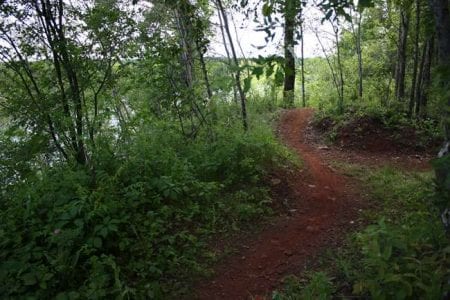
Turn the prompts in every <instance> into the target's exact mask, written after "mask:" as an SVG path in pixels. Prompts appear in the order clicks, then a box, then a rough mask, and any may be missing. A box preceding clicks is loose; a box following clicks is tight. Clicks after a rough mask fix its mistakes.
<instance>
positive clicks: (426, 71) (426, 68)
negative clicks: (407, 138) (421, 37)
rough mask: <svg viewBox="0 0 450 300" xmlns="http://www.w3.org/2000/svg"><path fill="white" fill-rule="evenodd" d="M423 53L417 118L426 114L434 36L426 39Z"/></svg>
mask: <svg viewBox="0 0 450 300" xmlns="http://www.w3.org/2000/svg"><path fill="white" fill-rule="evenodd" d="M424 51H425V52H424V58H423V59H424V63H423V72H422V80H421V86H420V90H419V91H420V92H419V93H418V94H417V96H418V97H419V98H418V101H417V107H416V116H417V117H418V118H420V117H424V116H426V113H427V102H428V90H429V87H430V84H431V65H432V60H433V52H434V36H431V37H430V38H428V39H427V42H426V46H425V49H424Z"/></svg>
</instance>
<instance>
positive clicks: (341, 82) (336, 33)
mask: <svg viewBox="0 0 450 300" xmlns="http://www.w3.org/2000/svg"><path fill="white" fill-rule="evenodd" d="M337 26H338V25H336V26H335V28H334V37H335V40H336V52H337V53H336V55H337V64H338V71H339V89H340V94H339V103H338V111H339V113H341V114H342V113H343V112H344V72H343V70H342V63H341V49H340V48H341V47H340V43H339V27H337Z"/></svg>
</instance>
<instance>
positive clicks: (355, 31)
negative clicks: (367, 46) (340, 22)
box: [351, 12, 363, 99]
mask: <svg viewBox="0 0 450 300" xmlns="http://www.w3.org/2000/svg"><path fill="white" fill-rule="evenodd" d="M356 23H357V26H358V27H357V28H355V25H354V20H353V18H352V22H351V26H352V33H353V38H354V40H355V50H356V56H357V58H358V98H359V99H362V96H363V66H362V48H361V12H358V16H357V17H356Z"/></svg>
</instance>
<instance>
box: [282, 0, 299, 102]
mask: <svg viewBox="0 0 450 300" xmlns="http://www.w3.org/2000/svg"><path fill="white" fill-rule="evenodd" d="M295 2H296V0H287V1H286V2H285V6H284V88H283V101H284V105H285V107H293V106H294V96H295V94H294V93H295V52H294V30H295V17H296V15H297V11H296V5H295Z"/></svg>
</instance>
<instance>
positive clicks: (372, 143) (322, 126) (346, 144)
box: [314, 116, 439, 154]
mask: <svg viewBox="0 0 450 300" xmlns="http://www.w3.org/2000/svg"><path fill="white" fill-rule="evenodd" d="M314 127H315V129H316V130H318V131H319V132H321V133H322V134H323V133H327V132H328V133H329V132H331V131H335V133H334V135H335V136H334V141H335V144H336V145H338V146H340V147H341V148H343V149H354V150H364V151H368V152H374V153H377V152H382V153H397V154H418V153H435V152H436V149H437V148H438V147H439V141H437V140H435V139H432V138H430V137H428V136H425V135H424V134H423V133H420V132H418V131H417V130H416V129H415V128H413V127H408V126H405V125H402V126H396V127H393V128H390V127H387V126H386V125H385V124H384V123H383V121H382V120H380V119H378V118H373V117H369V116H363V117H359V118H355V119H353V120H351V121H349V122H346V123H344V124H343V125H341V126H336V124H335V123H334V121H333V120H332V119H331V118H323V119H322V120H320V121H319V122H317V123H315V124H314Z"/></svg>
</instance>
